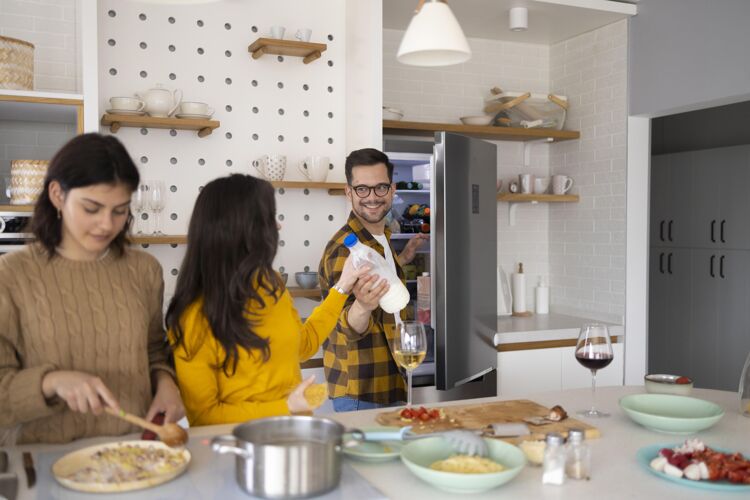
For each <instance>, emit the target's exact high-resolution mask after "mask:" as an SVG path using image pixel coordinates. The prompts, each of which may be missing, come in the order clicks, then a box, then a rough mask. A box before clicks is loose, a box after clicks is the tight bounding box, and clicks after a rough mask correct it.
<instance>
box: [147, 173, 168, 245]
mask: <svg viewBox="0 0 750 500" xmlns="http://www.w3.org/2000/svg"><path fill="white" fill-rule="evenodd" d="M148 187H149V197H148V205H149V208H151V210H153V211H154V233H153V234H155V235H158V236H162V235H163V234H164V233H162V232H161V211H162V210H164V206H165V201H164V195H165V192H164V181H149V182H148Z"/></svg>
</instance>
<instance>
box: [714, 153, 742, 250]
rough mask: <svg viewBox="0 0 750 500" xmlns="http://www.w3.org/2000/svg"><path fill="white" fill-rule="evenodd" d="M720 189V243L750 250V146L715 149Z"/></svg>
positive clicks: (732, 247) (728, 247) (723, 246)
mask: <svg viewBox="0 0 750 500" xmlns="http://www.w3.org/2000/svg"><path fill="white" fill-rule="evenodd" d="M714 151H716V152H717V162H716V165H715V166H716V172H717V180H718V189H719V222H718V236H717V238H716V239H717V240H718V243H717V245H718V246H719V247H721V248H727V249H744V250H747V249H750V224H748V220H747V219H748V216H749V215H750V197H748V189H749V188H750V146H736V147H731V148H721V149H718V150H714Z"/></svg>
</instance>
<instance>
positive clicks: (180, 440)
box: [104, 407, 188, 448]
mask: <svg viewBox="0 0 750 500" xmlns="http://www.w3.org/2000/svg"><path fill="white" fill-rule="evenodd" d="M104 411H106V412H107V413H109V414H110V415H112V416H113V417H117V418H121V419H123V420H125V421H127V422H130V423H131V424H135V425H138V426H140V427H143V428H144V429H148V430H150V431H151V432H153V433H155V434H156V435H157V436H159V439H161V442H162V443H164V444H166V445H167V446H169V447H172V448H177V447H180V446H185V444H186V443H187V442H188V433H187V432H185V429H183V428H182V427H180V426H179V425H177V424H174V423H168V424H164V425H156V424H154V423H152V422H149V421H148V420H146V419H145V418H141V417H137V416H135V415H133V414H132V413H126V412H125V411H124V410H120V411H117V410H115V409H113V408H110V407H106V408H104Z"/></svg>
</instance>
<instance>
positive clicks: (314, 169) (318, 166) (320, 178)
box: [298, 156, 331, 182]
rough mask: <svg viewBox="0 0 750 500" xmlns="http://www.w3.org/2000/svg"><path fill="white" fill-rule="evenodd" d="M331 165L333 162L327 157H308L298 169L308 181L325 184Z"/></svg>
mask: <svg viewBox="0 0 750 500" xmlns="http://www.w3.org/2000/svg"><path fill="white" fill-rule="evenodd" d="M330 164H331V160H330V159H329V158H328V157H327V156H308V157H306V158H305V159H304V160H302V162H301V163H300V164H299V165H298V168H299V171H300V172H302V175H304V176H305V177H307V179H308V180H311V181H313V182H325V180H326V177H328V171H329V169H330Z"/></svg>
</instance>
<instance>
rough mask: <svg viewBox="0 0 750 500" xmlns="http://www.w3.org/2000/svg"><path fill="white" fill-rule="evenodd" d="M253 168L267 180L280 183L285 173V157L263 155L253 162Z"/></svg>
mask: <svg viewBox="0 0 750 500" xmlns="http://www.w3.org/2000/svg"><path fill="white" fill-rule="evenodd" d="M253 167H255V168H256V170H258V172H260V175H262V176H263V177H265V178H266V179H267V180H269V181H281V180H284V174H285V173H286V156H284V155H263V156H261V157H260V158H258V159H257V160H255V161H254V162H253Z"/></svg>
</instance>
